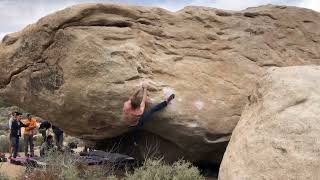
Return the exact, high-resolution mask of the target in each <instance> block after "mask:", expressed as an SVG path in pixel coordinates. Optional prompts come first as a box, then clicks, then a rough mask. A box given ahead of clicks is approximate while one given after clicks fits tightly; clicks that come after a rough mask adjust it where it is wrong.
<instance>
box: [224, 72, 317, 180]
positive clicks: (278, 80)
mask: <svg viewBox="0 0 320 180" xmlns="http://www.w3.org/2000/svg"><path fill="white" fill-rule="evenodd" d="M319 85H320V67H319V66H314V67H312V66H309V67H308V66H306V67H304V66H300V67H298V66H297V67H284V68H273V69H270V70H269V71H268V74H266V75H265V76H264V77H263V79H262V80H261V82H259V84H258V88H257V90H256V91H255V93H254V94H253V95H252V96H250V103H249V104H248V105H247V106H246V108H245V110H244V111H243V113H242V116H241V119H240V121H239V123H238V125H237V126H236V128H235V130H234V131H233V134H232V137H231V140H230V142H229V145H228V147H227V150H226V153H225V155H224V157H223V161H222V164H221V166H220V173H219V179H220V180H242V179H245V180H250V179H252V180H254V179H266V180H268V179H270V180H271V179H272V180H274V179H279V180H282V179H319V178H320V173H319V166H320V163H319V162H320V156H319V149H320V144H319V141H318V139H319V134H320V124H319V119H320V89H319Z"/></svg>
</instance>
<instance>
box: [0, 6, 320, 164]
mask: <svg viewBox="0 0 320 180" xmlns="http://www.w3.org/2000/svg"><path fill="white" fill-rule="evenodd" d="M319 29H320V14H319V13H317V12H314V11H311V10H307V9H301V8H296V7H285V6H262V7H257V8H249V9H247V10H244V11H239V12H234V11H223V10H218V9H213V8H207V7H186V8H184V9H182V10H180V11H178V12H169V11H166V10H164V9H160V8H150V7H141V6H139V7H138V6H121V5H109V4H84V5H78V6H73V7H70V8H67V9H65V10H62V11H59V12H56V13H53V14H50V15H48V16H46V17H44V18H42V19H40V20H39V21H38V22H37V23H35V24H32V25H29V26H27V27H26V28H25V29H23V30H22V31H20V32H17V33H13V34H9V35H7V36H5V37H4V39H3V41H2V43H1V45H0V67H1V68H0V88H1V89H0V95H1V98H2V99H4V100H6V101H8V102H10V103H12V104H15V105H18V106H19V107H21V108H23V109H25V110H27V111H28V112H31V113H33V114H36V115H38V116H40V117H43V118H44V119H50V120H52V121H54V123H56V125H58V126H60V127H61V128H62V129H63V130H64V131H66V132H67V133H69V134H71V135H74V136H77V137H80V138H82V139H85V140H90V141H100V140H105V139H107V138H113V137H116V136H117V137H119V136H122V135H123V134H124V133H126V132H128V128H127V126H126V125H125V123H124V121H123V120H122V119H121V112H122V105H123V102H124V101H126V100H127V98H128V97H129V96H130V94H131V93H132V92H133V90H134V89H136V88H137V87H139V86H140V85H141V84H142V83H143V82H148V83H149V85H150V94H149V105H151V104H155V103H157V102H159V101H161V100H162V99H163V98H165V97H166V96H167V95H169V94H170V93H172V92H174V93H175V94H176V99H175V100H174V102H173V103H172V104H171V105H170V106H168V108H166V109H165V110H164V111H162V112H159V113H157V114H155V116H154V117H153V120H152V121H151V122H149V123H147V124H146V127H145V129H144V131H143V134H145V135H146V136H149V137H154V139H156V140H159V143H160V145H159V147H160V148H159V150H160V151H161V152H165V153H166V157H169V156H171V157H170V158H169V159H177V158H179V157H181V156H184V157H185V158H186V159H188V160H191V161H212V162H220V161H221V158H222V156H223V153H224V151H225V147H226V145H227V142H228V140H229V137H230V134H231V132H232V130H233V129H234V127H235V125H236V124H237V122H238V120H239V118H240V115H241V112H242V109H243V107H244V105H245V104H246V102H247V99H248V95H249V92H250V91H251V89H252V88H253V87H254V85H255V84H256V82H257V79H258V78H259V77H260V76H261V75H262V74H263V73H264V72H265V69H266V68H267V67H270V66H277V67H282V66H291V65H304V64H319V63H320V31H319ZM146 136H144V137H146ZM128 146H129V145H128ZM146 146H147V145H146ZM127 149H130V148H127Z"/></svg>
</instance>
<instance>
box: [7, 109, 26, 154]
mask: <svg viewBox="0 0 320 180" xmlns="http://www.w3.org/2000/svg"><path fill="white" fill-rule="evenodd" d="M15 116H16V117H15V118H14V119H13V121H12V123H11V131H10V143H11V146H12V151H13V152H12V153H13V158H16V157H17V155H18V151H19V139H20V137H21V127H28V126H27V125H25V124H23V123H22V122H21V119H22V114H21V113H19V112H17V113H16V115H15Z"/></svg>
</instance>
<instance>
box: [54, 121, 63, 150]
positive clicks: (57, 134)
mask: <svg viewBox="0 0 320 180" xmlns="http://www.w3.org/2000/svg"><path fill="white" fill-rule="evenodd" d="M52 131H53V133H54V137H55V140H56V146H57V148H58V150H62V147H63V131H62V130H61V129H60V128H58V127H57V126H54V125H52Z"/></svg>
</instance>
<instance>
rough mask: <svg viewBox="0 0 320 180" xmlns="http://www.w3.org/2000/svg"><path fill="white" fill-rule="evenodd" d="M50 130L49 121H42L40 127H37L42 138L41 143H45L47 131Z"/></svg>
mask: <svg viewBox="0 0 320 180" xmlns="http://www.w3.org/2000/svg"><path fill="white" fill-rule="evenodd" d="M50 128H51V123H50V122H49V121H43V122H41V124H40V126H39V132H40V133H41V135H42V138H43V142H42V143H44V142H46V139H47V130H48V129H50Z"/></svg>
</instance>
